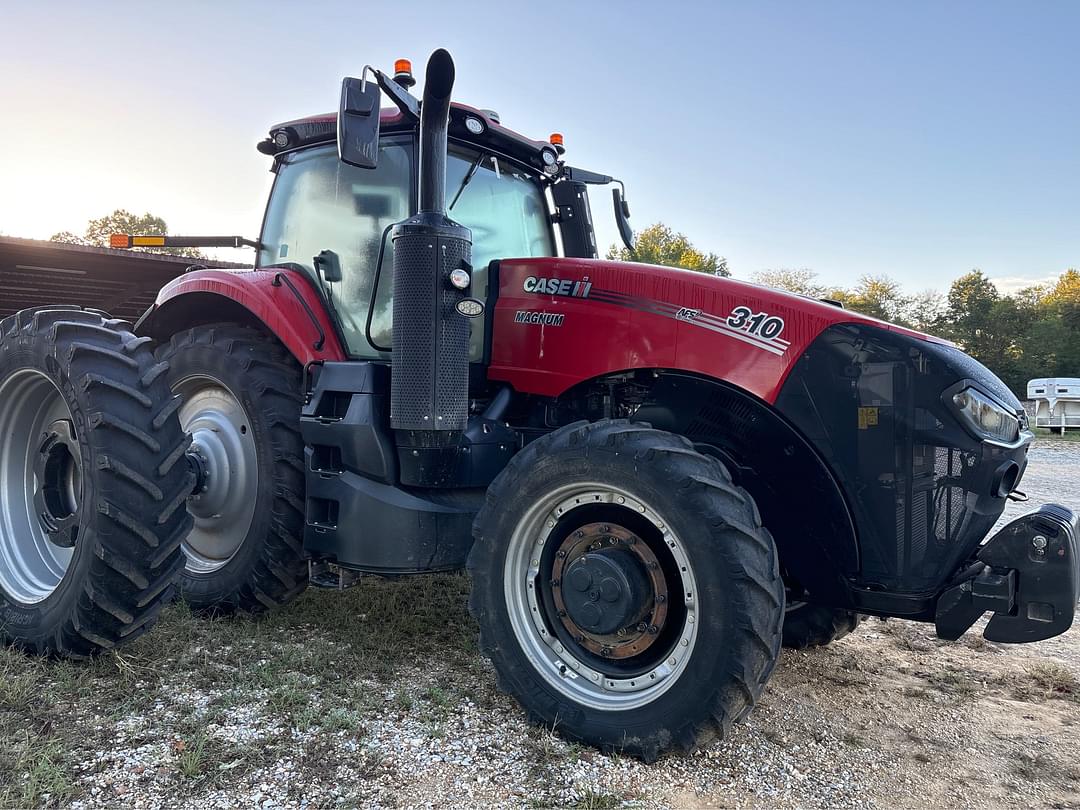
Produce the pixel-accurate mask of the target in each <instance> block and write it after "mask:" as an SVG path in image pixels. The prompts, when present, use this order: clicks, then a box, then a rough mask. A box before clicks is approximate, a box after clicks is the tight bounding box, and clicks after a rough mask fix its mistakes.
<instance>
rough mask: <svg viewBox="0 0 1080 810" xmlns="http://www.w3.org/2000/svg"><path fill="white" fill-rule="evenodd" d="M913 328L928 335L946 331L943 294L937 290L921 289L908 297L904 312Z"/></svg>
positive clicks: (905, 317) (946, 321)
mask: <svg viewBox="0 0 1080 810" xmlns="http://www.w3.org/2000/svg"><path fill="white" fill-rule="evenodd" d="M904 320H906V321H907V322H908V323H909V324H911V327H912V328H913V329H918V330H919V331H920V332H926V333H927V334H930V335H937V334H942V333H944V332H946V331H948V320H947V318H946V302H945V296H944V295H943V294H942V293H941V292H939V291H938V290H923V291H922V292H921V293H916V294H915V295H913V296H911V297H910V298H909V299H908V303H907V308H906V311H905V313H904Z"/></svg>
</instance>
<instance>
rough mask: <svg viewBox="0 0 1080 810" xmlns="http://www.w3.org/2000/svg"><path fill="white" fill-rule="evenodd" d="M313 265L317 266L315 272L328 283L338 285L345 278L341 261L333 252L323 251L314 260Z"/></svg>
mask: <svg viewBox="0 0 1080 810" xmlns="http://www.w3.org/2000/svg"><path fill="white" fill-rule="evenodd" d="M312 264H314V265H315V272H316V273H318V274H319V275H320V276H321V277H322V280H323V281H325V282H327V283H330V284H336V283H337V282H339V281H341V280H342V278H344V276H343V275H342V273H341V259H340V258H338V255H337V254H336V253H334V251H332V250H323V251H321V252H320V253H319V255H318V256H316V257H315V258H314V259H313V260H312Z"/></svg>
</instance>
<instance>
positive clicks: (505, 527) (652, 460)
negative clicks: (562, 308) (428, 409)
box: [469, 420, 784, 761]
mask: <svg viewBox="0 0 1080 810" xmlns="http://www.w3.org/2000/svg"><path fill="white" fill-rule="evenodd" d="M473 533H474V535H475V538H476V542H475V545H474V546H473V549H472V552H471V554H470V556H469V570H470V573H471V574H472V581H473V590H472V596H471V599H470V609H471V611H472V614H473V616H474V617H475V618H476V620H477V622H478V623H479V625H480V646H481V649H482V650H483V652H484V653H485V654H486V655H487V656H488V657H489V658H490V659H491V660H492V662H493V663H494V665H495V669H496V672H497V674H498V679H499V685H500V687H501V688H502V689H503V690H504V691H506V692H509V693H510V694H511V695H513V696H514V697H515V698H516V699H517V700H518V701H519V702H520V703H521V705H522V706H523V707H524V708H525V709H526V710H527V711H528V713H529V717H530V719H531V720H533V721H534V722H539V723H542V724H544V725H546V726H548V727H550V728H554V729H556V730H558V731H559V732H560V733H562V734H564V735H566V736H568V737H570V738H572V739H576V740H582V741H584V742H587V743H590V744H592V745H596V746H598V747H600V748H602V749H604V750H607V751H616V752H620V753H626V754H630V755H633V756H637V757H640V758H642V759H645V760H647V761H651V760H654V759H656V758H657V757H658V756H659V755H660V754H661V753H663V752H664V751H667V750H669V749H672V748H681V749H684V750H690V749H693V748H694V747H696V746H697V745H698V744H699V743H701V742H703V741H704V740H707V739H709V738H710V737H713V736H716V735H719V736H723V735H724V734H725V733H726V732H727V731H728V729H729V728H730V726H731V724H732V723H733V722H734V721H736V720H739V719H741V718H743V717H744V716H746V715H747V714H748V713H749V712H750V710H751V709H752V708H753V707H754V704H755V702H756V701H757V699H758V696H759V695H760V694H761V691H762V689H763V688H764V686H765V682H766V681H767V680H768V678H769V675H770V674H771V673H772V669H773V666H774V665H775V663H776V659H777V655H778V654H779V651H780V632H781V623H782V621H783V612H784V586H783V580H782V579H781V577H780V572H779V567H778V562H777V553H776V548H775V546H774V544H773V540H772V537H771V535H770V534H769V533H768V531H766V530H765V529H764V528H762V526H761V522H760V516H759V514H758V511H757V508H756V507H755V506H754V502H753V500H752V499H751V497H750V495H749V494H748V493H747V492H746V491H745V490H744V489H742V488H740V487H738V486H736V485H735V484H733V483H732V480H731V476H730V474H729V473H728V471H727V469H726V468H725V467H724V465H723V464H722V463H721V462H720V461H719V460H717V459H715V458H709V457H706V456H704V455H701V454H700V453H697V452H695V451H694V449H693V446H692V445H691V443H690V442H689V441H687V440H686V439H684V438H683V437H681V436H676V435H674V434H671V433H665V432H662V431H658V430H653V429H651V428H650V427H649V426H648V425H644V424H634V423H631V422H629V421H626V420H605V421H602V422H597V423H593V424H587V423H578V424H574V425H569V426H567V427H564V428H561V429H559V430H556V431H554V432H553V433H550V434H548V435H547V436H545V437H543V438H541V439H538V440H537V441H535V442H532V443H531V444H529V445H528V446H527V447H525V449H524V450H522V451H521V452H520V453H518V454H517V455H516V456H515V457H514V458H513V459H512V460H511V462H510V464H509V465H508V466H507V468H506V469H505V470H504V471H503V472H502V473H501V474H500V475H499V477H498V478H497V479H496V480H495V482H494V483H493V484H492V485H491V487H490V488H489V490H488V494H487V499H486V501H485V504H484V506H483V508H482V509H481V511H480V513H479V514H478V515H477V517H476V521H475V523H474V528H473ZM597 558H602V560H600V563H601V564H599V567H597V566H598V563H597ZM594 569H596V572H594ZM582 570H585V571H586V572H594V573H589V574H588V576H584V577H582V576H579V574H580V573H581V571H582ZM605 571H610V572H613V573H612V574H611V576H613V577H614V578H615V580H619V582H621V583H623V584H618V583H616V585H614V586H612V585H611V583H612V582H613V581H614V580H612V579H610V578H609V574H608V573H605ZM583 580H588V582H584V581H583ZM589 583H592V584H589ZM626 583H629V584H628V585H627V584H626ZM635 583H636V584H635ZM582 584H584V586H585V587H584V588H581V587H579V586H580V585H582ZM573 588H576V589H577V590H578V593H577V594H576V595H575V594H574V593H573V592H572V589H573ZM624 593H625V594H628V595H629V597H628V598H624V596H623V594H624ZM669 593H670V597H669V596H668V594H669ZM582 594H588V596H587V597H586V596H583V595H582ZM582 600H586V601H584V602H583V601H582ZM587 600H591V603H589V602H588V601H587ZM605 602H606V603H607V604H606V605H605ZM609 614H610V615H609ZM590 628H591V629H590ZM613 628H617V629H613Z"/></svg>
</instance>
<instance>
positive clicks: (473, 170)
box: [446, 152, 487, 211]
mask: <svg viewBox="0 0 1080 810" xmlns="http://www.w3.org/2000/svg"><path fill="white" fill-rule="evenodd" d="M485 157H487V154H486V153H485V152H481V153H480V154H479V155H477V156H476V160H474V161H473V162H472V165H471V166H470V167H469V170H468V171H467V172H465V177H464V178H462V180H461V185H460V186H458V190H457V193H456V194H455V195H454V199H453V200H451V201H450V205H449V207H447V209H446V210H447V211H453V210H454V205H455V204H457V201H458V197H460V196H461V192H463V191H464V190H465V186H467V185H469V183H471V182H472V179H473V175H475V174H476V170H477V169H479V168H480V164H481V163H483V162H484V158H485Z"/></svg>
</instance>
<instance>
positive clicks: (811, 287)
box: [750, 267, 827, 298]
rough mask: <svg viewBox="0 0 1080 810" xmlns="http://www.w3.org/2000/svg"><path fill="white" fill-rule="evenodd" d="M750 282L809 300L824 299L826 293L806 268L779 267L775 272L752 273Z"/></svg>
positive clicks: (812, 272)
mask: <svg viewBox="0 0 1080 810" xmlns="http://www.w3.org/2000/svg"><path fill="white" fill-rule="evenodd" d="M750 280H751V281H753V282H754V283H755V284H761V285H763V286H765V287H772V288H773V289H776V290H786V291H787V292H792V293H795V294H796V295H805V296H808V297H810V298H824V297H825V295H826V293H827V289H826V288H825V286H824V285H822V284H820V283H818V280H817V273H815V272H814V271H813V270H811V269H810V268H808V267H800V268H789V267H780V268H777V269H775V270H762V271H761V272H759V273H754V275H753V276H751V277H750Z"/></svg>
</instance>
